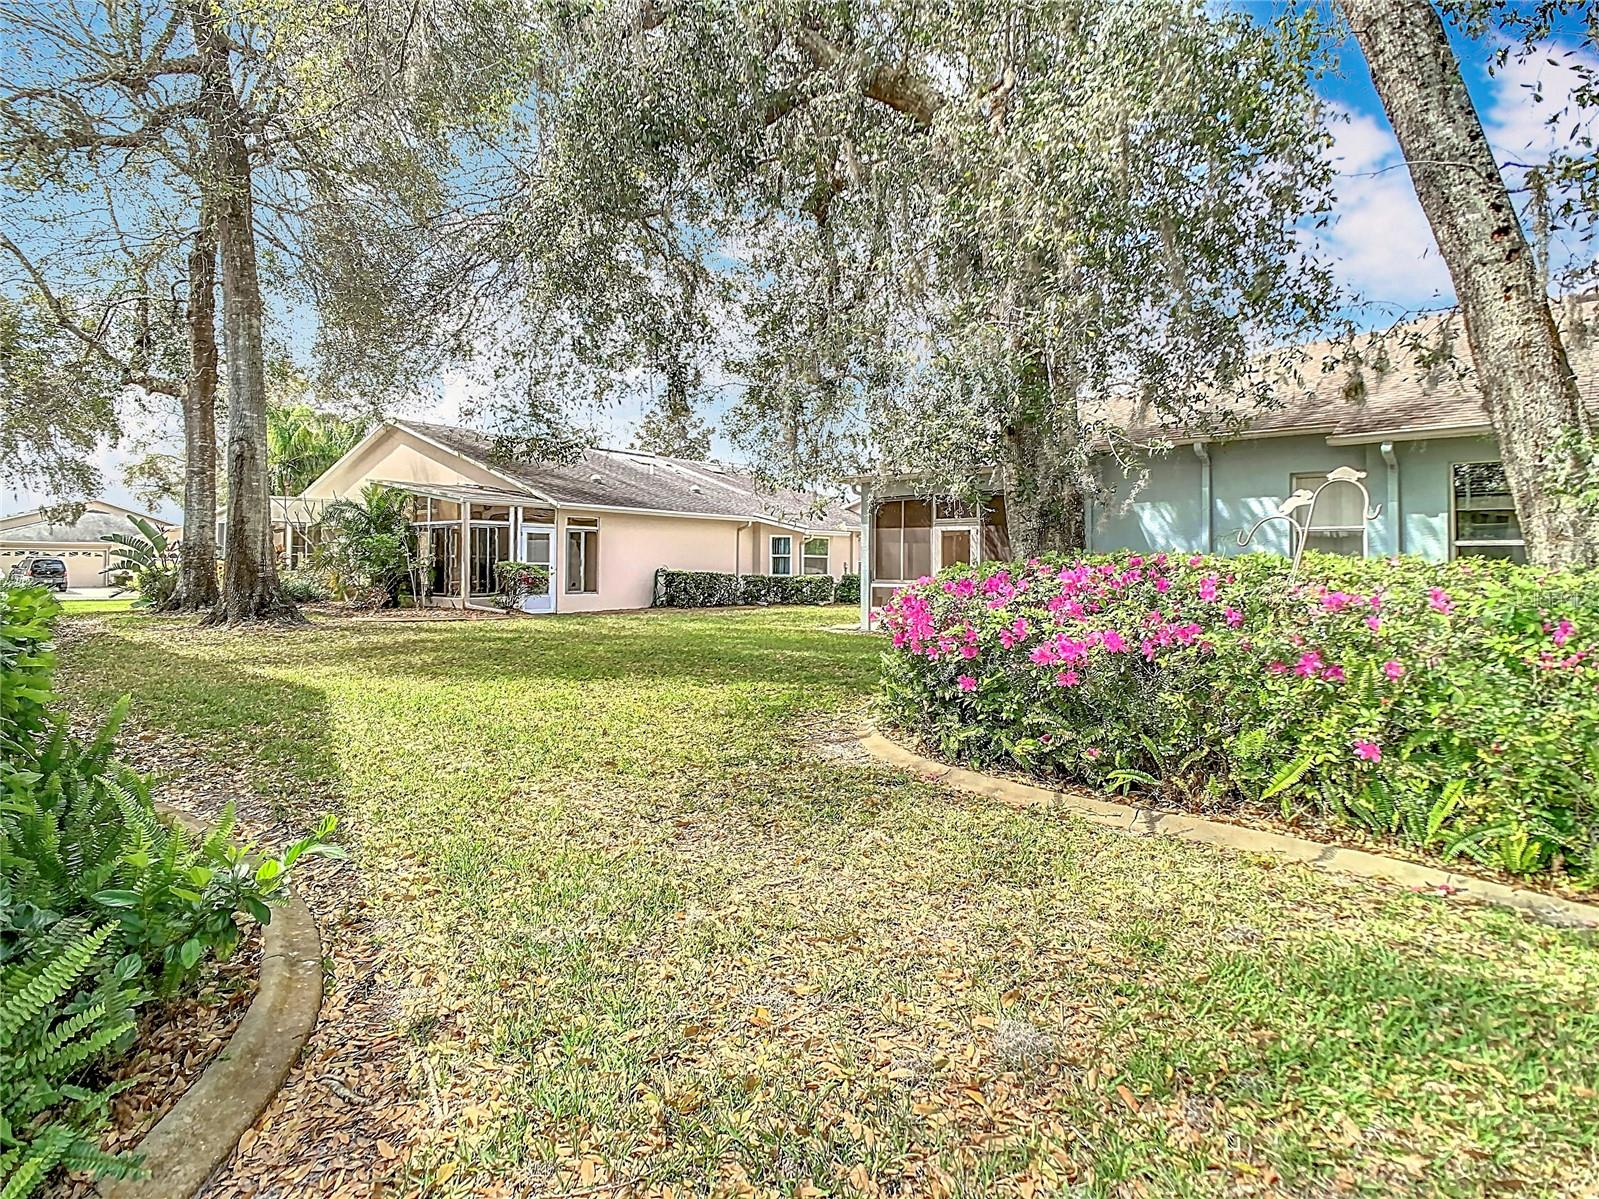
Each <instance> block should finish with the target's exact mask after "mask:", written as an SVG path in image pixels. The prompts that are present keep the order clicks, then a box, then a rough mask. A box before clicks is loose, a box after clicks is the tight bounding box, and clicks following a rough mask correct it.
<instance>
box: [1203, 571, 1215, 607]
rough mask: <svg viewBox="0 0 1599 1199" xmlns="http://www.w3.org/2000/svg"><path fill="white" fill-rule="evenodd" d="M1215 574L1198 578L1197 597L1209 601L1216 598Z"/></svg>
mask: <svg viewBox="0 0 1599 1199" xmlns="http://www.w3.org/2000/svg"><path fill="white" fill-rule="evenodd" d="M1216 582H1217V579H1216V576H1215V575H1206V576H1205V577H1204V578H1202V579H1200V580H1199V598H1200V599H1202V600H1204V601H1205V602H1206V603H1209V602H1210V601H1211V600H1213V599H1215V598H1216Z"/></svg>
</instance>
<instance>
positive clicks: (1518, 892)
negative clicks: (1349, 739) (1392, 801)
mask: <svg viewBox="0 0 1599 1199" xmlns="http://www.w3.org/2000/svg"><path fill="white" fill-rule="evenodd" d="M861 748H863V749H865V750H866V752H867V753H869V754H871V755H872V756H873V757H875V758H877V759H878V760H879V761H882V762H886V763H888V764H889V765H891V766H898V767H900V768H901V769H904V770H909V771H912V772H914V773H916V774H919V775H921V776H922V777H923V778H926V779H928V780H929V781H932V782H938V783H943V784H945V785H946V786H950V787H956V788H958V789H959V790H962V791H967V792H970V793H971V794H974V795H982V796H987V797H988V798H990V799H997V800H999V802H1001V803H1003V804H1006V805H1008V806H1010V807H1013V808H1044V807H1048V808H1062V809H1065V810H1066V811H1069V812H1071V813H1073V814H1074V815H1077V816H1080V817H1082V818H1083V819H1085V820H1087V821H1089V822H1090V823H1092V824H1097V825H1101V826H1103V827H1106V828H1112V829H1116V830H1117V831H1119V832H1124V833H1128V834H1131V835H1133V836H1167V837H1177V838H1178V839H1180V840H1183V841H1192V842H1195V843H1197V844H1201V845H1214V846H1219V847H1221V848H1223V849H1233V850H1240V851H1243V852H1245V853H1259V854H1266V855H1269V856H1271V857H1277V858H1281V859H1283V860H1284V861H1289V862H1303V863H1304V864H1306V865H1308V866H1312V867H1315V868H1316V869H1318V870H1330V871H1334V872H1337V873H1339V874H1350V875H1354V876H1355V877H1357V878H1369V879H1380V880H1382V881H1385V882H1393V883H1399V884H1400V885H1402V886H1405V887H1410V888H1414V889H1416V890H1421V891H1438V892H1440V893H1441V894H1446V895H1451V896H1454V897H1457V898H1460V899H1465V900H1468V901H1475V902H1478V903H1489V904H1494V905H1497V906H1499V907H1507V908H1514V909H1516V910H1518V911H1521V912H1525V913H1527V914H1528V915H1529V916H1532V917H1534V918H1535V919H1537V920H1540V921H1542V922H1543V923H1545V924H1550V925H1554V926H1557V927H1561V928H1599V904H1591V903H1581V902H1578V901H1577V900H1574V899H1566V898H1564V897H1562V896H1559V895H1549V894H1546V893H1544V892H1542V891H1530V890H1527V889H1526V888H1524V887H1512V886H1508V885H1506V884H1504V883H1497V882H1493V881H1491V880H1489V879H1483V878H1478V877H1476V876H1475V875H1471V874H1457V873H1455V872H1454V871H1450V870H1444V869H1441V868H1439V867H1436V866H1426V865H1422V864H1420V863H1417V862H1406V861H1403V860H1400V859H1398V858H1388V857H1383V856H1382V855H1380V854H1375V853H1367V852H1365V851H1364V850H1359V849H1345V848H1343V847H1341V846H1337V845H1328V844H1326V843H1324V842H1321V841H1310V840H1306V839H1305V838H1303V837H1295V836H1293V835H1291V834H1289V833H1274V832H1268V831H1267V830H1265V829H1256V828H1249V827H1247V826H1245V825H1239V824H1227V823H1225V822H1223V821H1219V820H1206V819H1204V818H1203V817H1201V816H1189V815H1186V814H1184V813H1181V812H1165V811H1160V810H1158V809H1155V808H1145V807H1139V806H1137V805H1136V804H1131V803H1113V802H1111V801H1109V800H1104V799H1095V798H1093V797H1092V796H1088V795H1079V794H1074V793H1072V792H1069V791H1059V790H1056V789H1055V788H1052V787H1043V786H1038V785H1036V784H1032V783H1019V782H1013V781H1012V780H1010V779H1003V778H997V777H995V776H994V775H991V774H984V773H982V772H981V771H976V770H968V769H966V768H965V767H963V766H952V765H950V764H949V763H947V762H940V761H937V760H936V759H933V758H926V757H923V756H922V755H921V754H919V753H916V752H915V751H914V750H910V749H907V748H905V747H904V746H903V745H901V744H899V743H898V742H897V741H893V740H891V739H890V738H888V737H886V736H884V735H883V733H882V732H881V731H879V730H878V729H876V728H873V729H872V730H871V731H870V732H869V733H867V734H866V735H865V736H864V737H862V738H861Z"/></svg>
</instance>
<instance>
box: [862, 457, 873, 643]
mask: <svg viewBox="0 0 1599 1199" xmlns="http://www.w3.org/2000/svg"><path fill="white" fill-rule="evenodd" d="M860 566H861V601H860V602H861V628H862V629H866V630H870V629H871V627H872V489H871V487H870V486H868V485H867V484H865V483H862V484H861V562H860Z"/></svg>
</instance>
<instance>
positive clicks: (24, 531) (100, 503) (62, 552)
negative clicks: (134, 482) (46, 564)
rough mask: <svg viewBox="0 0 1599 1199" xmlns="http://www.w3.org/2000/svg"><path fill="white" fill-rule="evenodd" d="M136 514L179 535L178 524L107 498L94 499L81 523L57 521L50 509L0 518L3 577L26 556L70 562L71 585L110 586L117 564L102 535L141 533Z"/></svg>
mask: <svg viewBox="0 0 1599 1199" xmlns="http://www.w3.org/2000/svg"><path fill="white" fill-rule="evenodd" d="M130 516H141V517H143V518H144V519H145V520H147V521H149V522H150V523H151V524H153V525H154V526H156V528H158V529H165V530H167V531H168V533H169V534H170V533H173V532H175V530H176V526H175V525H173V524H172V522H171V521H166V520H162V519H161V518H160V517H158V516H152V515H150V514H149V513H148V512H135V511H134V510H133V509H132V508H123V507H121V506H119V505H117V504H112V503H108V502H107V501H105V500H89V501H87V502H86V503H85V504H84V506H83V514H82V515H81V516H79V517H78V519H77V520H72V521H61V520H52V519H51V518H50V515H49V512H48V510H46V509H43V508H39V509H35V510H34V511H32V512H19V513H17V514H16V515H15V516H7V517H0V578H3V577H4V576H5V574H6V573H7V572H8V571H10V569H11V568H12V567H13V566H15V565H16V564H17V563H18V562H21V561H22V560H23V559H25V558H36V557H47V558H60V559H61V560H62V561H63V562H65V563H66V564H67V586H68V587H73V588H78V587H104V586H105V585H106V575H105V572H106V568H107V567H109V566H110V565H111V557H110V554H109V553H108V547H107V545H106V543H105V542H104V541H102V540H101V538H102V537H104V536H106V535H107V534H109V533H128V534H131V533H133V532H134V531H135V530H134V528H133V526H132V525H131V524H130V523H129V522H128V518H129V517H130Z"/></svg>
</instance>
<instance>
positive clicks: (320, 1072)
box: [121, 732, 424, 1199]
mask: <svg viewBox="0 0 1599 1199" xmlns="http://www.w3.org/2000/svg"><path fill="white" fill-rule="evenodd" d="M121 740H122V745H121V749H122V755H123V757H124V759H125V760H126V761H128V762H129V764H130V765H132V766H134V767H135V768H137V769H141V770H148V771H151V772H154V773H156V774H157V775H158V776H160V779H161V781H160V784H159V793H160V795H161V798H162V799H163V801H165V802H167V803H169V804H171V805H172V806H173V807H175V808H178V809H180V810H182V811H185V812H188V813H190V814H191V815H194V816H197V817H199V818H201V819H207V818H212V817H214V816H215V815H216V814H217V813H219V812H220V811H221V810H222V807H223V805H224V804H225V803H227V802H228V801H229V800H230V799H231V800H232V801H233V803H234V805H235V809H236V811H237V813H238V817H239V829H238V832H237V833H236V836H238V837H242V838H248V839H251V840H255V841H257V842H259V843H261V844H264V845H272V846H281V845H283V844H286V843H288V842H289V841H292V840H294V839H295V838H296V837H298V836H300V835H303V831H304V824H305V823H308V822H309V816H310V815H311V813H309V812H308V813H307V820H306V821H304V822H301V821H294V820H284V819H283V818H282V817H281V816H280V815H279V814H277V813H274V812H273V811H272V810H271V809H270V808H269V807H268V805H267V804H266V803H264V802H263V801H262V800H261V798H260V797H259V796H257V795H256V794H255V793H254V792H252V791H250V790H249V789H248V788H247V787H246V786H245V785H244V784H243V783H242V782H241V780H240V779H239V778H238V775H237V772H236V771H230V770H229V769H227V768H225V767H222V766H219V765H217V764H216V763H215V762H212V761H210V760H208V759H207V758H206V757H205V756H204V755H203V754H201V753H199V752H198V751H196V750H195V749H193V748H192V747H190V746H187V745H185V744H184V743H183V742H182V741H179V740H175V739H172V738H166V737H158V736H155V735H152V734H150V733H148V732H144V733H141V734H137V735H132V736H129V735H124V737H123V738H122V739H121ZM317 810H318V811H320V810H321V809H320V808H318V809H317ZM295 890H296V891H297V892H298V893H299V894H300V895H301V897H302V898H304V899H305V901H306V903H307V905H308V906H309V907H310V908H311V911H312V914H313V915H314V916H315V917H316V921H317V926H318V928H319V930H320V932H321V935H322V951H323V956H324V960H325V962H326V974H325V976H324V987H325V992H324V997H323V1002H322V1015H321V1019H320V1020H319V1021H318V1023H317V1027H316V1030H315V1031H314V1032H313V1033H312V1034H311V1039H310V1041H308V1042H307V1044H306V1047H305V1050H304V1052H303V1053H302V1055H301V1058H300V1061H299V1062H298V1063H297V1064H296V1065H295V1067H294V1069H293V1071H292V1072H291V1073H290V1075H289V1078H288V1081H287V1082H286V1083H285V1084H284V1086H283V1089H282V1090H281V1091H279V1092H278V1095H277V1097H276V1098H275V1099H274V1100H273V1101H272V1103H271V1105H270V1106H269V1107H268V1108H267V1110H266V1112H265V1113H263V1115H262V1117H261V1119H260V1120H258V1121H257V1122H256V1125H255V1127H254V1128H252V1129H250V1130H249V1131H248V1132H246V1133H245V1134H244V1137H243V1138H242V1139H241V1140H240V1142H239V1148H238V1151H237V1152H236V1153H235V1154H234V1156H233V1158H232V1159H231V1160H230V1161H229V1162H228V1163H227V1164H226V1165H225V1166H223V1167H222V1169H221V1170H219V1171H218V1172H217V1174H216V1176H215V1177H213V1178H212V1180H211V1182H210V1183H209V1184H208V1185H207V1187H206V1189H205V1190H204V1191H203V1192H202V1195H204V1196H207V1197H209V1199H233V1197H243V1196H250V1197H251V1199H289V1197H290V1196H301V1195H334V1196H341V1197H344V1199H354V1197H356V1196H374V1195H385V1194H391V1193H394V1192H395V1191H397V1190H398V1189H400V1188H399V1187H398V1186H396V1185H395V1183H394V1180H395V1178H396V1177H397V1175H398V1174H399V1173H400V1171H402V1170H403V1168H404V1165H405V1157H406V1154H405V1152H404V1150H405V1148H406V1147H407V1146H408V1145H409V1144H410V1143H411V1142H412V1141H413V1140H414V1130H415V1129H416V1127H417V1125H418V1124H419V1123H421V1122H422V1120H423V1119H424V1115H423V1109H422V1107H421V1106H420V1105H419V1104H418V1102H417V1098H416V1095H417V1092H416V1090H415V1088H414V1087H413V1086H412V1084H411V1078H410V1072H411V1066H410V1059H409V1056H408V1054H407V1050H406V1044H405V1042H404V1040H403V1038H402V1037H401V1035H400V1034H399V1032H398V1031H397V1021H396V1019H395V1015H396V1013H397V1011H398V1009H399V1004H398V1001H397V1000H396V998H395V988H394V987H393V985H392V984H391V982H390V981H389V979H388V976H387V971H386V966H387V958H388V955H387V953H386V951H385V950H383V948H382V947H381V945H380V943H379V938H378V936H377V924H378V921H377V918H376V915H375V913H374V912H373V911H372V910H371V908H370V907H369V906H368V904H367V901H366V894H365V887H364V886H363V884H362V881H361V877H360V872H359V871H358V870H357V869H356V867H355V865H354V864H353V863H352V862H348V861H332V860H328V859H322V858H317V859H311V860H308V861H306V862H305V863H304V864H303V865H302V867H300V868H298V869H297V871H296V875H295Z"/></svg>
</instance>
